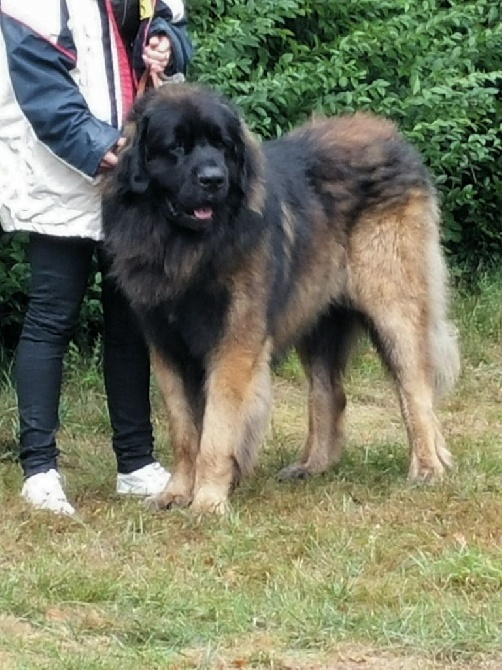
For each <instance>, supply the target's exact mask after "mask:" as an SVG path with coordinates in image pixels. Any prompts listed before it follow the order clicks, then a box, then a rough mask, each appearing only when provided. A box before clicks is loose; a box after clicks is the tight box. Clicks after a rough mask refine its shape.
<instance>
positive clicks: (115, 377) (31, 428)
mask: <svg viewBox="0 0 502 670" xmlns="http://www.w3.org/2000/svg"><path fill="white" fill-rule="evenodd" d="M95 251H97V253H98V263H99V267H100V270H101V272H102V275H103V282H102V303H103V315H104V336H103V349H104V379H105V387H106V395H107V402H108V411H109V414H110V421H111V425H112V445H113V449H114V451H115V455H116V457H117V468H118V471H119V472H122V473H129V472H132V471H133V470H136V469H137V468H141V467H143V466H145V465H148V464H149V463H152V462H153V461H154V458H153V455H152V452H153V436H152V425H151V422H150V397H149V385H150V364H149V360H148V351H147V348H146V345H145V343H144V340H143V337H142V335H141V333H140V331H139V329H138V326H137V324H136V322H135V319H134V317H133V316H132V314H131V312H130V310H129V307H128V304H127V302H126V299H125V297H124V296H123V295H122V293H121V292H120V291H119V290H118V289H117V287H116V286H115V284H114V282H113V281H112V280H111V279H110V277H108V276H107V268H108V264H107V262H106V259H105V256H104V254H103V251H102V249H101V248H100V245H99V244H97V243H95V242H93V241H91V240H86V239H81V238H60V237H51V236H48V235H35V234H34V235H32V236H31V237H30V244H29V262H30V267H31V286H30V295H29V306H28V310H27V313H26V317H25V320H24V325H23V329H22V333H21V337H20V341H19V346H18V350H17V356H16V385H17V395H18V405H19V420H20V442H21V445H20V459H21V465H22V467H23V471H24V474H25V476H26V477H29V476H31V475H34V474H37V473H39V472H46V471H47V470H49V469H51V468H56V467H57V457H58V454H59V452H58V449H57V447H56V431H57V429H58V427H59V416H58V410H59V400H60V394H61V381H62V372H63V358H64V355H65V353H66V351H67V348H68V344H69V342H70V339H71V337H72V336H73V334H74V332H75V327H76V325H77V322H78V315H79V311H80V306H81V304H82V300H83V297H84V294H85V290H86V287H87V282H88V279H89V274H90V271H91V262H92V258H93V254H94V252H95Z"/></svg>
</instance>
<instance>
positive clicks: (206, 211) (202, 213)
mask: <svg viewBox="0 0 502 670" xmlns="http://www.w3.org/2000/svg"><path fill="white" fill-rule="evenodd" d="M194 216H195V218H196V219H199V220H201V221H207V220H208V219H211V218H212V216H213V210H212V209H211V207H201V208H200V209H195V210H194Z"/></svg>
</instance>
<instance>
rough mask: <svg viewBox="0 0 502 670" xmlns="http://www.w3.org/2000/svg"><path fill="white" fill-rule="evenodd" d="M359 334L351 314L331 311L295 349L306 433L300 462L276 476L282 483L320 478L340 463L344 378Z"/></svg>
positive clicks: (335, 310)
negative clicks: (303, 382)
mask: <svg viewBox="0 0 502 670" xmlns="http://www.w3.org/2000/svg"><path fill="white" fill-rule="evenodd" d="M358 332H359V323H358V319H357V316H356V315H355V314H354V313H352V312H350V311H348V310H344V309H341V308H333V309H332V310H330V312H329V313H328V314H326V315H325V316H324V317H322V318H321V320H320V322H319V324H318V325H317V327H316V328H315V330H314V331H312V332H311V333H310V334H309V335H308V336H307V337H305V338H304V339H303V340H302V341H301V342H300V344H299V345H298V347H297V349H298V354H299V357H300V360H301V362H302V365H303V367H304V369H305V371H306V374H307V377H308V381H309V398H308V413H309V430H308V436H307V440H306V442H305V446H304V448H303V452H302V454H301V456H300V460H299V461H298V462H297V463H293V464H292V465H290V466H287V467H285V468H283V469H282V470H281V471H280V472H279V479H281V480H282V481H285V480H290V479H304V478H306V477H308V476H310V475H316V474H320V473H322V472H325V471H326V470H327V469H328V468H329V467H330V466H332V465H334V464H335V463H338V461H339V460H340V458H341V456H342V451H343V447H344V434H343V423H344V414H345V405H346V399H345V392H344V389H343V374H344V372H345V368H346V365H347V362H348V359H349V356H350V352H351V350H352V347H353V344H354V342H355V340H356V339H357V336H358Z"/></svg>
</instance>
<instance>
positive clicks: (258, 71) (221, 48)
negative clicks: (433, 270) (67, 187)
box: [0, 0, 502, 339]
mask: <svg viewBox="0 0 502 670" xmlns="http://www.w3.org/2000/svg"><path fill="white" fill-rule="evenodd" d="M188 8H189V12H190V24H191V33H192V35H193V38H194V41H195V43H196V57H195V60H194V62H193V65H192V67H191V71H190V78H191V79H192V80H197V81H202V82H205V83H207V84H209V85H211V86H214V87H216V88H218V89H219V90H221V91H222V92H224V93H226V94H227V95H229V96H230V97H231V98H232V99H233V100H234V101H235V102H236V103H237V104H238V105H239V106H240V107H241V109H242V110H243V112H244V114H245V116H246V118H247V120H248V123H249V125H250V126H251V128H252V129H253V130H254V131H255V132H257V133H258V134H260V135H261V136H262V137H264V138H269V137H275V136H277V135H280V134H281V133H283V132H285V131H287V130H288V129H289V128H290V127H292V126H294V125H296V124H297V123H299V122H301V121H302V120H304V119H306V118H307V117H308V116H309V115H310V114H311V113H312V112H318V113H327V114H338V113H343V112H348V111H354V110H357V109H365V110H372V111H374V112H377V113H381V114H385V115H387V116H389V117H390V118H392V119H394V120H395V121H397V122H398V124H399V125H400V127H401V128H402V130H403V132H404V133H405V134H406V135H407V136H408V137H409V138H410V140H411V141H412V142H413V143H414V144H416V146H417V147H418V148H419V149H420V150H421V151H422V153H423V155H424V158H425V161H426V162H427V164H428V166H429V168H430V170H431V172H432V174H433V176H434V179H435V181H436V184H437V186H438V189H439V191H440V195H441V199H442V207H443V213H444V240H445V246H446V249H447V252H448V254H449V258H450V265H451V267H452V268H453V270H454V272H455V273H457V274H462V273H463V274H464V275H468V274H469V273H471V272H472V270H473V269H478V268H479V267H487V266H489V265H490V264H500V262H501V260H502V244H501V234H502V233H501V230H502V224H501V217H500V212H501V211H502V170H501V125H502V110H501V107H502V103H501V96H500V90H501V88H502V56H501V54H502V21H501V20H502V9H500V7H499V5H498V3H495V2H493V1H492V0H477V1H475V2H474V1H473V2H469V1H468V0H467V1H466V0H346V1H345V2H337V1H336V0H249V1H248V2H242V1H239V0H191V1H190V0H189V2H188ZM5 273H6V275H5ZM97 289H98V287H97V285H94V287H93V291H92V293H91V297H90V299H89V303H86V306H85V311H84V313H83V326H84V327H85V328H86V329H87V331H88V332H94V324H93V323H91V324H89V323H86V320H90V321H94V320H95V319H97V318H99V317H98V316H97V315H99V309H97V308H96V295H97V292H98V291H97ZM25 290H26V268H25V265H24V262H23V260H22V250H21V249H20V243H19V241H12V240H11V239H10V238H8V241H7V242H6V241H5V238H3V239H2V238H0V298H1V302H0V318H1V319H2V321H1V323H2V331H3V333H4V334H5V333H6V332H7V333H12V329H14V330H15V329H16V327H17V326H18V324H19V320H20V315H21V313H22V310H23V300H24V297H23V296H24V295H25ZM4 324H5V327H4ZM6 328H7V330H6ZM10 337H11V335H9V339H10ZM4 339H5V335H4Z"/></svg>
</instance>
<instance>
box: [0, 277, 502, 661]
mask: <svg viewBox="0 0 502 670" xmlns="http://www.w3.org/2000/svg"><path fill="white" fill-rule="evenodd" d="M455 318H456V322H457V324H458V325H459V328H460V332H461V337H462V355H463V373H462V377H461V379H460V382H459V384H458V386H457V388H456V390H455V391H454V393H452V394H451V395H450V396H449V397H448V398H446V399H445V400H444V401H443V402H442V404H441V411H440V416H441V420H442V423H443V425H444V431H445V435H446V437H447V440H448V443H449V445H450V448H451V450H452V452H453V454H454V456H455V463H456V467H455V470H454V471H453V472H452V474H451V475H450V476H449V477H448V478H447V479H446V480H445V482H444V483H443V484H441V485H439V486H436V487H425V488H413V487H410V486H409V485H408V484H407V483H406V481H405V476H406V470H407V461H408V456H407V447H406V436H405V431H404V428H403V425H402V422H401V418H400V414H399V409H398V403H397V400H396V397H395V394H394V392H393V388H392V385H391V384H390V382H389V381H388V380H387V378H386V376H385V374H384V373H383V372H382V370H381V368H380V365H379V363H378V361H377V359H376V358H375V356H374V354H373V353H372V351H371V350H370V349H369V348H366V347H363V349H362V351H361V352H360V353H359V354H358V356H357V359H356V361H355V364H354V366H353V367H352V369H351V372H350V374H349V376H348V380H347V389H348V396H349V406H348V416H347V438H348V440H347V442H348V444H347V451H346V453H345V457H344V459H343V462H342V464H341V466H340V467H339V469H338V470H336V471H333V472H331V473H329V474H328V475H326V476H323V477H321V478H318V479H315V480H310V481H307V482H304V483H298V484H289V483H288V484H281V483H279V482H277V481H276V478H275V475H276V472H277V471H278V470H279V468H280V467H281V466H283V465H285V464H287V463H289V462H290V461H291V460H292V459H293V457H294V455H295V453H296V452H297V450H298V449H299V448H300V446H301V444H302V440H303V437H304V434H305V429H306V415H305V402H304V401H305V388H304V383H303V380H302V378H301V376H300V375H299V374H298V370H297V367H296V364H295V362H294V360H290V361H289V362H288V363H287V364H286V365H284V366H283V368H282V369H281V370H280V371H279V373H278V374H277V376H276V379H275V405H274V412H273V417H272V425H271V430H270V432H269V436H268V440H267V442H266V444H265V446H264V449H263V453H262V458H261V461H260V465H259V467H258V469H257V471H256V473H255V475H254V476H253V477H252V478H251V479H250V480H248V481H247V482H246V483H245V484H244V485H243V486H242V487H241V488H240V489H239V490H238V491H237V492H236V493H235V494H234V497H233V499H232V502H233V513H232V514H231V515H230V517H229V518H227V519H219V518H218V519H213V518H204V519H197V518H194V517H193V516H192V515H191V513H190V512H189V511H179V510H178V511H173V512H162V513H161V512H150V511H148V510H146V509H144V508H143V506H142V504H141V503H140V502H138V501H134V500H132V501H131V500H122V499H118V498H117V496H116V495H115V494H114V484H115V472H114V462H113V457H112V453H111V448H110V446H109V428H108V420H107V414H106V409H105V399H104V392H103V387H102V382H101V379H100V375H99V372H98V371H97V369H98V366H97V364H96V363H95V362H92V361H91V362H90V363H89V364H88V365H86V366H85V367H84V366H83V365H82V363H81V362H79V360H78V356H77V355H76V354H75V352H72V353H70V355H69V359H68V366H67V369H68V375H67V379H66V382H65V391H64V400H63V404H62V408H61V420H62V430H61V433H60V447H61V450H62V452H63V454H62V457H61V463H60V465H61V470H62V472H63V473H64V476H65V477H66V481H67V490H68V493H69V496H70V498H71V500H72V501H73V502H74V503H75V504H76V506H77V508H78V510H79V512H80V519H79V520H78V521H74V520H68V519H64V518H53V517H52V516H48V515H46V514H44V513H42V512H38V513H33V512H30V511H29V510H28V509H27V508H26V507H25V505H24V504H23V503H22V501H21V500H20V497H19V490H20V487H21V473H20V469H19V466H18V465H17V464H16V463H15V462H14V460H13V457H12V450H13V446H14V444H15V439H16V408H15V395H14V391H13V388H12V385H11V383H10V382H9V378H8V374H7V373H5V375H4V378H3V379H4V382H3V385H2V388H1V398H0V503H1V507H2V512H1V517H0V533H1V535H0V576H1V578H0V669H1V670H14V669H16V670H18V669H19V670H21V669H25V668H26V669H32V668H33V669H35V668H51V669H55V670H66V669H68V670H70V669H85V670H98V669H99V670H101V669H103V670H104V669H106V670H115V669H117V670H118V669H120V670H129V669H130V670H133V669H134V670H136V669H139V670H142V669H143V668H145V669H147V668H148V670H154V669H157V668H158V669H161V668H172V669H177V668H179V669H181V668H215V669H218V668H268V669H270V670H293V669H296V668H297V669H300V670H304V669H305V670H314V669H316V670H320V669H321V668H323V669H328V668H330V669H331V668H333V669H334V670H356V669H357V670H398V669H399V670H401V669H402V670H428V669H429V668H469V669H472V670H500V669H501V668H502V280H500V281H496V282H493V281H491V282H489V281H487V282H485V283H484V285H483V287H482V291H481V292H480V294H479V295H476V296H473V295H470V296H464V297H458V298H457V300H456V303H455ZM154 404H155V427H156V435H157V452H158V456H159V458H160V459H161V460H162V461H163V462H164V463H166V464H168V463H169V460H170V451H169V445H168V439H167V431H166V429H165V425H164V417H163V411H162V407H161V403H160V400H159V397H158V395H157V394H154Z"/></svg>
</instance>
